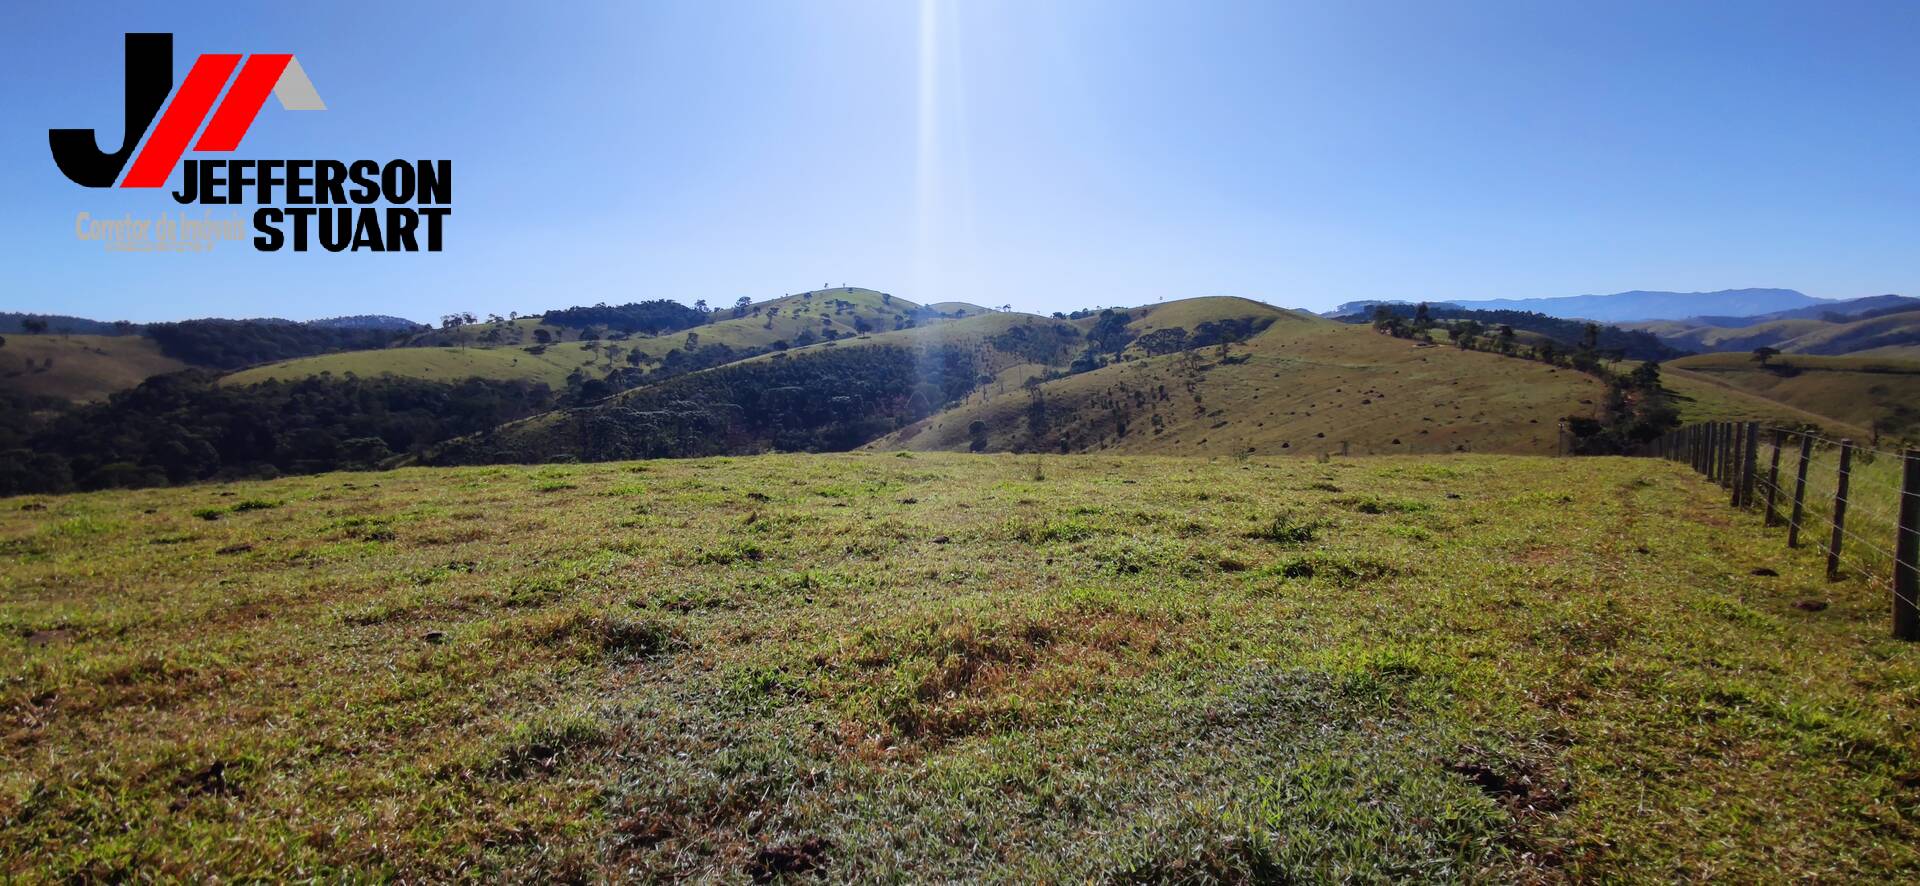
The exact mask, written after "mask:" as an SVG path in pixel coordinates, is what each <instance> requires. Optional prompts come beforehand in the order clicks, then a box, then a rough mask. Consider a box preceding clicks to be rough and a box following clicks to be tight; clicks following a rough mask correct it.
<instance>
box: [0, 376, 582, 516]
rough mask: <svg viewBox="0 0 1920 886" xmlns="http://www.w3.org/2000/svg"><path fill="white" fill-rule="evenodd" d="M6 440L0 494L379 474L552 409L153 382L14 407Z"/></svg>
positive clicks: (321, 389)
mask: <svg viewBox="0 0 1920 886" xmlns="http://www.w3.org/2000/svg"><path fill="white" fill-rule="evenodd" d="M0 403H4V404H5V405H6V406H8V407H9V409H8V415H7V416H6V417H7V418H8V419H9V423H11V422H13V421H18V422H20V425H19V427H21V428H28V429H31V430H29V431H27V432H24V433H22V432H20V431H18V430H16V431H13V432H12V434H11V436H12V437H13V439H11V440H8V439H7V438H6V436H0V443H6V444H7V445H5V446H4V447H0V495H18V494H21V493H28V492H42V493H44V492H66V491H68V490H71V489H105V488H114V487H139V486H155V485H164V484H168V483H185V482H192V481H198V480H207V479H215V478H235V477H262V476H265V477H271V476H276V475H278V474H283V473H289V474H305V473H317V472H321V471H335V470H342V469H368V468H376V467H381V466H383V465H385V464H387V463H388V462H390V461H392V460H393V459H394V458H395V457H396V456H398V455H401V454H405V453H411V452H418V451H420V450H422V449H424V448H425V447H427V446H429V445H431V444H433V443H437V442H440V441H442V440H446V439H449V438H452V437H456V436H459V435H462V434H470V433H473V432H476V431H480V430H483V429H486V428H491V427H493V426H495V425H497V424H500V423H502V422H506V421H511V420H513V419H516V418H521V417H524V416H527V415H532V414H535V413H537V412H541V411H544V410H546V409H548V408H551V406H552V405H553V397H552V394H551V393H550V392H549V391H548V389H547V387H546V386H545V385H540V384H534V383H528V382H499V381H487V380H482V379H467V380H464V381H459V382H454V383H444V382H428V381H420V380H416V379H403V378H394V377H381V378H343V379H335V378H311V379H304V380H302V381H298V382H268V383H264V384H259V385H252V386H247V387H232V386H222V385H220V384H217V383H216V380H215V378H214V377H213V376H212V375H209V374H207V373H204V372H199V371H187V372H180V373H175V374H171V375H163V376H158V377H155V378H153V379H149V380H147V381H146V382H144V383H142V384H141V385H140V386H138V387H136V388H134V389H132V390H130V391H123V392H121V393H118V394H115V395H114V396H113V397H112V398H111V399H110V400H108V401H107V402H105V403H99V404H93V405H89V406H84V407H80V408H77V409H73V410H69V411H63V412H55V413H51V414H50V415H49V414H46V413H37V412H33V411H31V410H32V407H33V406H34V405H35V404H33V403H22V402H21V401H20V400H19V398H17V397H16V398H8V399H6V400H4V401H0Z"/></svg>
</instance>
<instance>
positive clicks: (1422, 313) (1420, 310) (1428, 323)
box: [1413, 302, 1433, 332]
mask: <svg viewBox="0 0 1920 886" xmlns="http://www.w3.org/2000/svg"><path fill="white" fill-rule="evenodd" d="M1413 328H1414V329H1416V330H1419V331H1421V332H1425V331H1427V330H1428V329H1431V328H1433V312H1432V311H1430V310H1429V309H1428V308H1427V303H1426V302H1421V303H1420V304H1419V305H1418V306H1416V307H1414V309H1413Z"/></svg>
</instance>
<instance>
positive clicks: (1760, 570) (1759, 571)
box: [1753, 566, 1780, 578]
mask: <svg viewBox="0 0 1920 886" xmlns="http://www.w3.org/2000/svg"><path fill="white" fill-rule="evenodd" d="M1753 574H1754V575H1759V576H1765V577H1767V578H1772V577H1774V576H1776V575H1779V574H1780V573H1778V572H1775V571H1773V570H1771V569H1768V568H1767V567H1765V566H1758V567H1755V568H1754V570H1753Z"/></svg>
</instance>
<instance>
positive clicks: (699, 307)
mask: <svg viewBox="0 0 1920 886" xmlns="http://www.w3.org/2000/svg"><path fill="white" fill-rule="evenodd" d="M693 309H694V310H696V311H699V312H700V313H702V314H705V313H707V300H706V299H704V298H703V299H699V300H697V301H695V302H694V303H693Z"/></svg>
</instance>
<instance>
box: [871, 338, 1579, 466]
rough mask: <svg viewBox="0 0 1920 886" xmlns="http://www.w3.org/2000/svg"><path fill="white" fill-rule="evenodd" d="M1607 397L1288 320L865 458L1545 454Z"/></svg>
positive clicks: (904, 439)
mask: <svg viewBox="0 0 1920 886" xmlns="http://www.w3.org/2000/svg"><path fill="white" fill-rule="evenodd" d="M1153 316H1154V315H1152V314H1149V315H1148V319H1149V320H1151V319H1152V318H1153ZM1604 391H1605V388H1604V386H1603V385H1602V384H1600V383H1599V382H1598V381H1597V380H1595V379H1594V378H1593V377H1592V376H1589V375H1585V374H1582V373H1579V372H1575V371H1573V370H1570V369H1566V368H1564V367H1561V368H1556V367H1550V366H1546V365H1544V364H1540V363H1534V362H1530V361H1525V360H1516V359H1512V358H1508V357H1501V356H1498V355H1495V354H1488V353H1482V352H1477V351H1462V350H1458V349H1455V348H1453V347H1444V346H1435V345H1427V344H1423V343H1416V342H1413V341H1407V340H1404V339H1396V338H1391V337H1389V336H1385V335H1381V334H1379V333H1377V332H1375V331H1373V330H1372V329H1370V328H1367V327H1363V326H1351V325H1347V324H1343V323H1335V322H1331V321H1327V320H1321V319H1317V318H1311V317H1306V316H1302V315H1299V314H1291V313H1284V314H1283V316H1282V317H1281V319H1279V320H1276V321H1275V322H1274V323H1273V325H1272V326H1270V327H1268V328H1267V330H1266V331H1265V332H1262V333H1260V334H1259V335H1256V336H1254V337H1253V338H1251V339H1248V340H1247V341H1245V342H1244V343H1237V344H1230V345H1226V346H1222V347H1213V348H1203V349H1197V350H1186V351H1181V352H1176V353H1171V354H1163V355H1159V356H1141V357H1139V358H1138V359H1132V360H1127V361H1124V362H1118V363H1113V364H1109V365H1107V366H1105V367H1102V368H1100V369H1097V370H1094V371H1092V372H1085V373H1081V374H1077V375H1071V376H1067V377H1065V378H1059V379H1055V380H1052V381H1048V382H1046V383H1044V384H1041V385H1039V386H1038V387H1037V388H1035V389H1034V390H1031V391H1029V390H1025V389H1023V388H1020V387H1014V388H1012V389H1010V390H994V391H985V392H982V394H981V396H978V397H975V398H973V399H971V400H969V401H968V402H967V403H965V404H962V405H960V406H958V407H956V408H953V409H949V410H947V411H944V412H941V413H938V414H936V415H933V416H931V417H929V418H927V419H926V420H924V421H921V422H918V423H915V424H913V425H910V426H908V427H906V428H904V429H902V430H900V431H898V432H895V433H894V434H892V435H890V436H888V437H885V438H882V439H881V440H879V441H876V442H875V443H874V444H873V446H874V448H878V449H887V448H908V449H914V450H960V451H965V450H967V449H968V448H970V447H971V446H972V445H973V441H974V440H976V439H982V440H984V441H985V443H984V446H983V448H985V449H987V450H989V451H1006V450H1016V449H1020V448H1023V447H1024V446H1026V445H1027V441H1028V440H1030V439H1032V438H1033V437H1034V436H1035V430H1036V429H1039V430H1041V431H1042V434H1041V436H1044V437H1045V438H1047V439H1048V440H1050V441H1054V442H1055V444H1056V445H1064V446H1066V447H1067V448H1069V449H1071V450H1072V451H1076V452H1091V451H1112V452H1134V453H1155V454H1187V453H1198V454H1211V455H1240V454H1246V453H1259V454H1263V455H1268V454H1273V455H1279V454H1288V453H1323V452H1339V451H1341V446H1342V444H1343V443H1346V444H1350V447H1351V448H1350V451H1351V452H1353V453H1354V454H1362V453H1383V454H1384V453H1433V452H1455V451H1481V452H1506V453H1550V452H1553V451H1554V448H1555V447H1556V446H1557V445H1558V442H1559V441H1558V437H1557V432H1556V422H1557V419H1558V418H1559V417H1561V416H1564V415H1568V414H1590V413H1592V412H1594V411H1596V409H1597V407H1596V406H1595V404H1596V403H1597V402H1598V401H1599V400H1600V399H1601V398H1602V396H1603V395H1604ZM1036 403H1037V404H1039V405H1038V406H1037V407H1036ZM975 422H979V423H980V427H979V428H976V427H975V425H974V423H975ZM976 430H980V431H982V432H983V433H981V434H975V433H974V432H975V431H976ZM1048 448H1054V447H1053V446H1049V447H1048Z"/></svg>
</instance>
